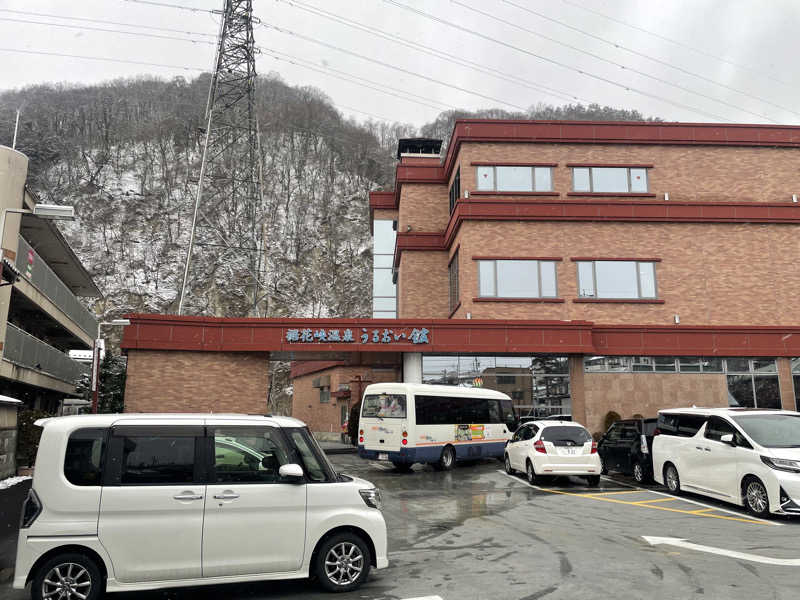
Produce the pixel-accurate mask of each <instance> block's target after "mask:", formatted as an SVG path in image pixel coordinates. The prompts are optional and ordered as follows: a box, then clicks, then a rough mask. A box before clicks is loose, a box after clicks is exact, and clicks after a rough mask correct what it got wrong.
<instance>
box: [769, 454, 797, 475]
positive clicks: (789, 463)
mask: <svg viewBox="0 0 800 600" xmlns="http://www.w3.org/2000/svg"><path fill="white" fill-rule="evenodd" d="M761 462H763V463H764V464H765V465H767V466H768V467H771V468H773V469H775V470H777V471H788V472H789V473H800V460H789V459H786V458H773V457H771V456H762V457H761Z"/></svg>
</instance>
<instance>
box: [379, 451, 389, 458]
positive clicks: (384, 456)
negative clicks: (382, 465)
mask: <svg viewBox="0 0 800 600" xmlns="http://www.w3.org/2000/svg"><path fill="white" fill-rule="evenodd" d="M378 460H389V454H387V453H386V452H378Z"/></svg>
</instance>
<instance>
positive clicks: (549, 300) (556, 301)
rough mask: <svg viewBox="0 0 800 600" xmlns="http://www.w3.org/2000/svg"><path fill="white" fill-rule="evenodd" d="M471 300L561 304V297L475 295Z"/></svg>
mask: <svg viewBox="0 0 800 600" xmlns="http://www.w3.org/2000/svg"><path fill="white" fill-rule="evenodd" d="M472 301H473V302H543V303H552V304H563V303H564V299H563V298H499V297H498V298H496V297H488V296H486V297H477V298H473V299H472Z"/></svg>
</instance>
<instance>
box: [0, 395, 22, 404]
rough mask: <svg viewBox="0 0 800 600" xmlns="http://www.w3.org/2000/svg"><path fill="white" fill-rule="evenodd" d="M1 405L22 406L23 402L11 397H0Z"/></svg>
mask: <svg viewBox="0 0 800 600" xmlns="http://www.w3.org/2000/svg"><path fill="white" fill-rule="evenodd" d="M0 404H22V400H17V399H16V398H12V397H11V396H0Z"/></svg>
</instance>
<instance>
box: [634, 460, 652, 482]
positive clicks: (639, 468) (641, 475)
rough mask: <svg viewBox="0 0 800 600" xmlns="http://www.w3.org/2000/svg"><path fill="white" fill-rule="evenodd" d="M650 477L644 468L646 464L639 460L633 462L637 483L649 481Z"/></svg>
mask: <svg viewBox="0 0 800 600" xmlns="http://www.w3.org/2000/svg"><path fill="white" fill-rule="evenodd" d="M648 479H649V477H648V476H647V472H646V471H645V470H644V465H643V464H642V463H640V462H639V461H636V462H635V463H633V480H634V481H635V482H636V483H647V480H648Z"/></svg>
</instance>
